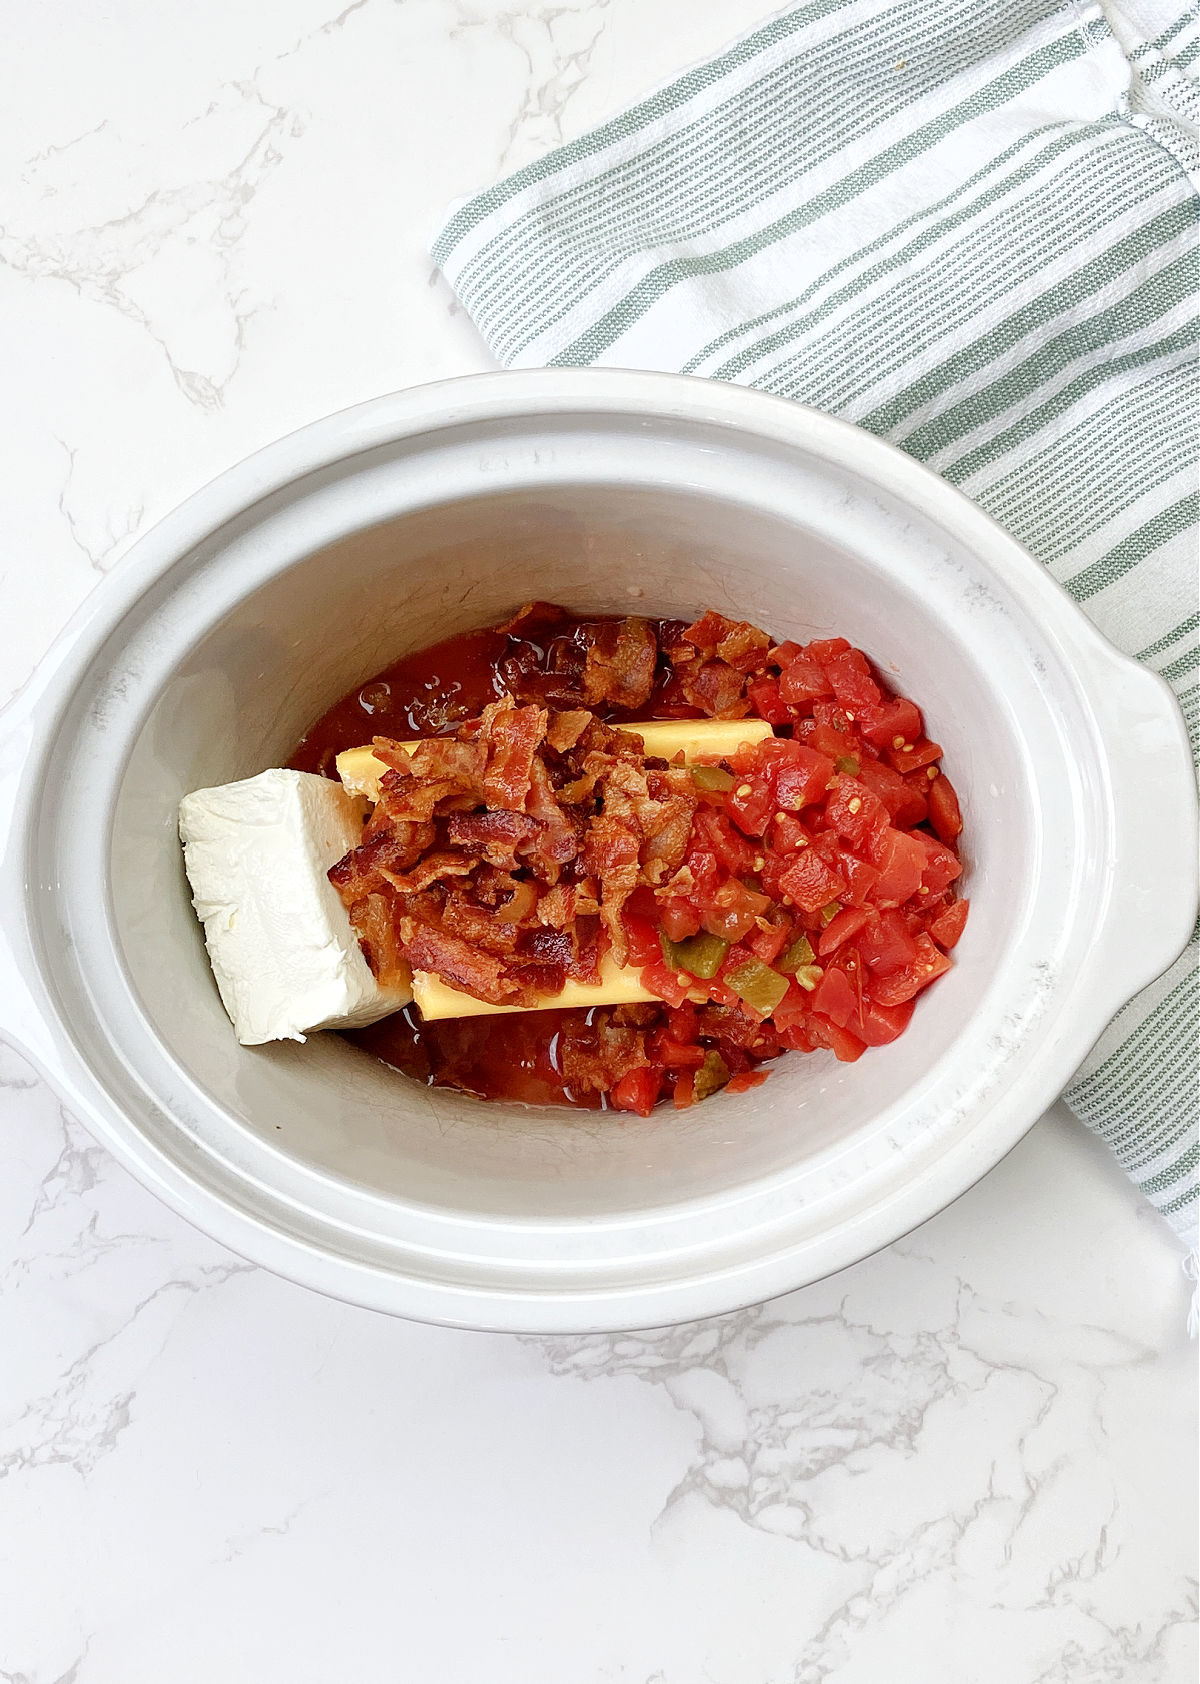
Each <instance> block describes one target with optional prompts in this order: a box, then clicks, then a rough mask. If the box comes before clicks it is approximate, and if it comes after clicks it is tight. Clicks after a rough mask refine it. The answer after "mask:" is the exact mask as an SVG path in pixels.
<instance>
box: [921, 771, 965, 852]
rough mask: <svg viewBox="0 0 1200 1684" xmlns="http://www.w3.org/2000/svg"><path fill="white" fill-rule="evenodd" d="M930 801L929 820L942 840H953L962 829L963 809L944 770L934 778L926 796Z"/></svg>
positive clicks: (936, 834) (935, 833)
mask: <svg viewBox="0 0 1200 1684" xmlns="http://www.w3.org/2000/svg"><path fill="white" fill-rule="evenodd" d="M925 799H926V801H928V803H929V822H930V824H931V825H932V826H933V831H934V835H935V836H936V837H937V838H938V840H939V841H940V842H953V841H954V838H955V837H956V836H958V835H959V834H960V833H961V831H962V827H963V825H962V811H961V809H960V807H959V805H958V796H957V795H956V794H955V791H954V785H953V784H952V783H951V782H950V779H949V778H948V777H947V776H946V774H945V773H944V772H942V773H940V774H939V775H938V776H937V777H936V778H934V779H933V781H932V783H931V784H930V785H929V789H928V792H927V794H926V797H925Z"/></svg>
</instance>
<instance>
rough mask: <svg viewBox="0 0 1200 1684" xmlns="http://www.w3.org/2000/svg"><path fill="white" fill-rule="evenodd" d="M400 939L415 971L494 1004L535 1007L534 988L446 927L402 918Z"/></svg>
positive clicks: (491, 956)
mask: <svg viewBox="0 0 1200 1684" xmlns="http://www.w3.org/2000/svg"><path fill="white" fill-rule="evenodd" d="M400 939H401V941H402V943H403V944H404V951H405V954H406V956H407V958H408V962H409V964H410V965H411V966H412V967H413V969H414V970H415V971H432V972H434V973H435V974H436V975H437V976H440V977H441V979H442V981H443V982H445V983H446V984H448V986H449V987H451V988H459V989H461V990H462V991H463V993H464V994H470V995H473V996H474V998H475V999H476V1000H486V1001H487V1002H488V1004H489V1005H493V1006H531V1005H533V1004H534V996H533V991H532V990H531V989H526V988H522V987H521V985H520V983H518V982H516V981H514V980H513V978H512V977H511V976H509V974H508V972H507V970H506V968H505V966H504V964H503V963H502V961H501V960H500V959H499V958H497V957H496V956H495V955H494V954H490V953H484V952H481V951H480V949H479V948H477V947H472V946H471V945H470V944H469V943H468V942H465V941H462V940H461V939H460V938H459V937H458V936H455V935H451V934H450V933H449V932H448V931H446V930H437V929H434V928H433V926H432V925H430V924H421V923H417V922H416V921H415V920H414V919H412V918H401V920H400Z"/></svg>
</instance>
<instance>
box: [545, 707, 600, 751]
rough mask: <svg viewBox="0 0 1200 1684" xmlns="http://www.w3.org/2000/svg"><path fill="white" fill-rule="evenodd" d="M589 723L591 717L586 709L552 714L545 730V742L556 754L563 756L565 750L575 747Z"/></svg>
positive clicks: (573, 709)
mask: <svg viewBox="0 0 1200 1684" xmlns="http://www.w3.org/2000/svg"><path fill="white" fill-rule="evenodd" d="M591 723H592V715H591V714H590V713H589V712H588V710H587V708H572V709H570V711H569V712H567V713H552V714H551V715H550V723H549V725H548V726H547V728H546V741H547V742H548V743H549V744H550V747H551V748H552V749H554V750H555V752H556V753H558V754H565V753H566V751H567V749H569V748H574V747H575V744H576V743H577V742H578V741H579V739H580V737H582V735H583V733H584V732H585V731H586V730H587V728H588V726H589V725H590V724H591Z"/></svg>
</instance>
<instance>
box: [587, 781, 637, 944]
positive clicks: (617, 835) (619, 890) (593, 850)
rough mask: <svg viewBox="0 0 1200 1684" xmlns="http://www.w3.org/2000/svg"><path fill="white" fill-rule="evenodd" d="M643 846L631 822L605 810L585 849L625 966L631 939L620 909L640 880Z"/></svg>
mask: <svg viewBox="0 0 1200 1684" xmlns="http://www.w3.org/2000/svg"><path fill="white" fill-rule="evenodd" d="M640 844H641V838H640V835H639V833H638V831H637V830H636V829H635V828H634V825H633V824H632V823H631V822H630V820H629V819H625V818H618V817H616V815H615V814H613V813H610V812H608V811H607V810H606V811H605V812H603V813H601V814H600V815H599V816H598V817H597V818H596V819H595V820H594V822H593V823H592V826H591V828H590V829H589V831H588V837H587V845H586V847H585V849H584V862H585V864H586V866H587V869H588V871H589V873H590V874H591V875H592V876H594V877H596V878H598V879H599V882H600V921H601V923H602V924H603V925H604V928H605V929H606V930H607V932H608V939H609V941H610V943H611V944H612V951H613V958H614V959H615V960H616V962H617V964H618V965H623V964H624V963H625V961H626V959H627V958H628V957H629V938H628V936H627V935H626V933H625V926H624V924H623V923H622V922H621V908H622V907H623V906H624V904H625V902H626V901H627V900H628V899H629V897H630V895H631V894H632V893H633V891H634V890H635V889H636V888H637V886H638V882H639V880H640V875H641V874H640V869H639V861H638V852H639V848H640Z"/></svg>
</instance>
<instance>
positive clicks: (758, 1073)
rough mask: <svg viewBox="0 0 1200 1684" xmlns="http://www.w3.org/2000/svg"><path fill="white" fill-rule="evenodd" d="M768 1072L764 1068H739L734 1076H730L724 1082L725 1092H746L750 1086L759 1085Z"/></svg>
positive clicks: (764, 1079)
mask: <svg viewBox="0 0 1200 1684" xmlns="http://www.w3.org/2000/svg"><path fill="white" fill-rule="evenodd" d="M768 1074H769V1072H768V1071H766V1070H739V1071H738V1073H737V1075H736V1076H731V1077H730V1078H729V1080H728V1081H727V1082H726V1084H725V1092H726V1093H746V1092H747V1091H748V1090H749V1089H750V1088H757V1087H761V1086H762V1084H763V1083H764V1082H765V1081H766V1079H767V1076H768Z"/></svg>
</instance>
